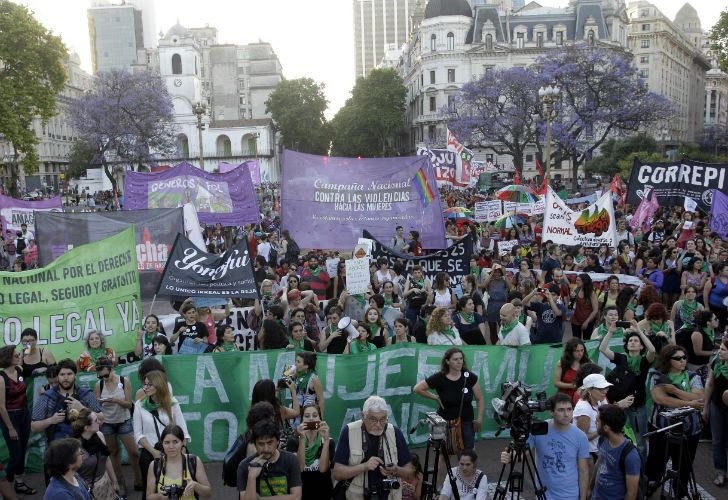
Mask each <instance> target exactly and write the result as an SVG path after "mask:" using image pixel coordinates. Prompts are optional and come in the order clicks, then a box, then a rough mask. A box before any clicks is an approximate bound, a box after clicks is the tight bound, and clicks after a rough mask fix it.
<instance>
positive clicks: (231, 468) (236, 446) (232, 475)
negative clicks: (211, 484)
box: [222, 434, 248, 486]
mask: <svg viewBox="0 0 728 500" xmlns="http://www.w3.org/2000/svg"><path fill="white" fill-rule="evenodd" d="M247 448H248V439H247V438H246V437H245V434H240V435H239V436H238V438H237V439H236V440H235V442H234V443H233V445H232V447H231V448H230V449H229V450H228V452H227V453H226V454H225V458H223V460H222V482H223V484H225V485H226V486H237V485H238V484H237V483H238V465H240V462H242V461H243V460H245V452H246V450H247Z"/></svg>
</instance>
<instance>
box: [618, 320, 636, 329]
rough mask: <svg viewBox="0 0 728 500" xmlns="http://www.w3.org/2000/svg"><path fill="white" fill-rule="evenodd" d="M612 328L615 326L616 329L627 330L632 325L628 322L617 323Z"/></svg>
mask: <svg viewBox="0 0 728 500" xmlns="http://www.w3.org/2000/svg"><path fill="white" fill-rule="evenodd" d="M614 326H616V327H617V328H629V327H630V326H632V323H630V322H629V321H617V322H615V323H614Z"/></svg>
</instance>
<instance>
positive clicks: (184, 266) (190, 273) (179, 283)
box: [157, 234, 258, 299]
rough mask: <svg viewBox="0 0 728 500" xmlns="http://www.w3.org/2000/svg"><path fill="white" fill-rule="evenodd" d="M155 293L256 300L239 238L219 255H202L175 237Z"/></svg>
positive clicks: (245, 242) (245, 247) (245, 248)
mask: <svg viewBox="0 0 728 500" xmlns="http://www.w3.org/2000/svg"><path fill="white" fill-rule="evenodd" d="M157 293H158V294H159V295H162V296H165V295H166V296H173V297H194V296H204V297H241V298H247V299H257V298H258V290H257V287H256V284H255V276H254V274H253V265H252V263H251V261H250V255H249V253H248V240H247V238H242V239H241V240H240V241H238V243H237V244H235V245H234V246H232V247H231V248H230V249H229V250H227V251H226V252H225V253H224V254H222V255H217V254H213V253H207V252H203V251H202V250H200V249H198V248H197V247H196V246H195V245H194V244H193V243H192V242H191V241H190V240H188V239H187V238H186V237H185V236H184V235H182V234H178V235H177V239H176V240H175V242H174V247H172V252H171V253H170V254H169V259H167V265H166V266H165V267H164V272H163V273H162V278H161V279H160V280H159V288H158V290H157Z"/></svg>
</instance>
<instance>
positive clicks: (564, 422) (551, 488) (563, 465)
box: [501, 392, 590, 500]
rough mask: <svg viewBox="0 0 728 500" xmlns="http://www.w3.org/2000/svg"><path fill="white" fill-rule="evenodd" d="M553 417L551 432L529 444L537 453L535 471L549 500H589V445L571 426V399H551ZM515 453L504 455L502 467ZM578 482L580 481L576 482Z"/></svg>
mask: <svg viewBox="0 0 728 500" xmlns="http://www.w3.org/2000/svg"><path fill="white" fill-rule="evenodd" d="M549 406H550V407H551V416H552V417H553V418H552V419H551V420H549V421H548V432H547V433H546V434H544V435H535V434H532V435H531V436H530V437H529V438H528V444H529V445H530V446H531V448H533V449H534V450H535V451H536V469H537V470H538V474H539V477H540V480H541V483H542V485H543V486H545V487H546V499H547V500H563V499H579V500H586V498H587V492H588V489H589V458H590V455H589V441H588V440H587V438H586V434H584V433H583V432H582V431H581V430H579V428H578V427H577V426H576V425H574V424H573V423H572V419H573V416H574V407H573V403H572V402H571V398H570V397H569V396H568V395H567V394H564V393H563V392H557V393H556V394H554V395H553V396H551V398H549ZM513 453H514V452H513V450H511V448H510V447H509V448H506V449H505V450H504V451H503V452H502V453H501V463H504V464H507V463H510V462H511V460H512V459H513ZM575 479H578V480H577V481H575Z"/></svg>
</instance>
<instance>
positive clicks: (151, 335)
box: [144, 332, 159, 345]
mask: <svg viewBox="0 0 728 500" xmlns="http://www.w3.org/2000/svg"><path fill="white" fill-rule="evenodd" d="M157 335H159V333H157V332H152V333H147V332H144V345H149V344H151V343H152V342H154V339H155V337H156V336H157Z"/></svg>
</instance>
